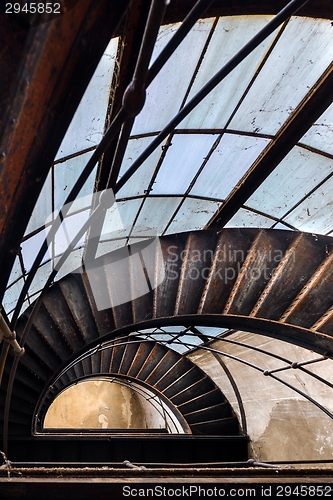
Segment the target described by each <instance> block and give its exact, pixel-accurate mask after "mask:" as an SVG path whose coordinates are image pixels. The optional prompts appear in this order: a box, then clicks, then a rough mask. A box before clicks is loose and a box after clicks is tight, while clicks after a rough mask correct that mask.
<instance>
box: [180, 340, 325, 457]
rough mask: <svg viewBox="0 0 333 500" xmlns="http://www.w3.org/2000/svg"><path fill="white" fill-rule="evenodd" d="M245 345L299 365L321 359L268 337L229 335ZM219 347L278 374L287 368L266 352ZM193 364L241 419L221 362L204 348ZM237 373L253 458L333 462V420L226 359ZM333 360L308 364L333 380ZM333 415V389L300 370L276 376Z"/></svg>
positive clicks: (278, 384)
mask: <svg viewBox="0 0 333 500" xmlns="http://www.w3.org/2000/svg"><path fill="white" fill-rule="evenodd" d="M228 338H229V339H233V340H237V341H239V342H244V343H251V344H252V345H253V346H256V347H260V348H261V349H265V350H269V351H271V352H274V353H275V354H278V355H280V356H282V357H285V358H287V359H288V360H291V361H293V362H295V361H298V362H300V361H303V360H312V359H316V358H319V357H320V356H319V355H318V354H316V353H313V352H311V351H307V350H305V349H302V348H299V347H297V346H292V345H290V344H288V343H286V342H281V341H276V340H275V339H271V338H268V337H263V336H260V335H255V334H250V333H246V332H237V333H236V334H234V335H232V336H230V337H228ZM210 347H214V348H217V349H220V350H222V351H224V352H225V353H228V354H232V355H233V356H237V357H240V358H242V359H244V360H246V361H248V362H250V363H252V364H253V365H256V366H258V367H261V368H263V369H264V370H272V369H276V368H279V367H283V366H286V363H284V362H283V361H281V360H276V359H274V358H272V357H268V356H266V355H264V354H262V353H259V352H256V351H253V350H250V349H248V348H245V347H242V346H236V345H233V344H228V343H225V342H221V341H220V342H215V343H214V345H211V346H210ZM189 358H190V359H191V361H193V362H194V363H196V364H197V365H198V366H200V368H202V369H203V370H204V371H205V372H206V373H207V374H208V375H209V376H210V377H212V378H213V379H214V381H215V383H216V384H217V385H218V386H219V387H220V388H221V390H222V391H223V393H224V394H225V395H226V397H227V398H228V400H229V402H230V403H231V405H232V406H233V408H234V411H235V412H236V414H237V416H238V418H239V420H240V411H239V406H238V403H237V399H236V396H235V393H234V391H233V389H232V387H231V385H230V382H229V380H228V378H227V376H226V375H225V373H224V372H223V370H222V368H221V366H220V364H219V363H218V362H217V360H216V359H215V357H214V356H213V354H212V353H209V352H207V351H203V350H199V351H196V352H193V353H190V354H189ZM222 359H223V361H224V363H225V364H226V366H227V367H228V369H229V370H230V371H231V373H232V375H233V377H234V380H235V382H236V383H237V386H238V389H239V391H240V394H241V397H242V401H243V405H244V409H245V413H246V419H247V431H248V435H249V437H250V440H251V442H250V450H249V456H250V457H252V458H254V459H256V460H259V461H264V462H271V461H286V462H288V461H292V460H328V459H331V457H332V453H333V439H332V435H333V420H332V419H331V418H330V417H329V416H327V415H326V414H325V413H323V412H322V411H321V410H320V409H319V408H317V407H316V406H315V405H314V404H313V403H311V402H310V401H308V400H307V399H305V398H304V397H303V396H301V395H300V394H298V393H296V392H295V391H293V390H292V389H290V388H288V387H286V386H285V385H283V384H282V383H281V382H278V381H276V380H274V379H273V378H272V377H269V376H264V375H263V373H262V372H260V371H257V370H255V369H254V368H252V367H249V366H247V365H245V364H241V363H240V362H238V361H235V360H232V359H230V358H227V357H226V356H223V357H222ZM332 365H333V362H332V361H331V360H325V361H321V362H320V363H316V364H312V365H307V366H306V368H307V369H308V370H311V371H313V372H314V373H317V374H318V375H321V376H322V377H323V378H325V379H327V380H328V381H330V382H332V381H333V367H332ZM275 375H276V376H278V377H280V378H281V379H283V380H284V381H286V382H288V383H289V384H293V385H294V386H295V387H296V388H297V389H299V390H301V391H303V392H304V393H306V394H307V395H308V396H310V397H312V398H314V399H316V400H317V401H318V402H319V403H320V404H322V405H323V406H325V407H326V408H327V409H329V410H330V411H331V412H333V398H332V389H331V388H330V387H327V386H325V385H324V384H322V383H320V382H319V381H317V380H315V379H314V378H313V377H310V376H309V375H307V374H306V373H304V372H301V371H300V370H293V369H290V370H286V371H282V372H278V373H276V374H275Z"/></svg>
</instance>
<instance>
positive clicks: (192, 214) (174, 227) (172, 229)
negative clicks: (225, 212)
mask: <svg viewBox="0 0 333 500" xmlns="http://www.w3.org/2000/svg"><path fill="white" fill-rule="evenodd" d="M220 206H221V202H220V203H219V202H216V201H207V200H199V199H197V198H186V200H185V201H184V203H183V204H182V206H181V208H180V210H179V211H178V212H177V214H176V215H175V217H174V219H173V221H172V223H171V224H170V226H169V227H168V229H167V231H166V234H173V233H180V232H183V231H196V230H197V229H202V228H203V227H204V226H205V224H207V222H208V221H209V220H210V219H211V217H212V216H213V215H214V214H215V212H216V211H217V210H218V209H219V207H220Z"/></svg>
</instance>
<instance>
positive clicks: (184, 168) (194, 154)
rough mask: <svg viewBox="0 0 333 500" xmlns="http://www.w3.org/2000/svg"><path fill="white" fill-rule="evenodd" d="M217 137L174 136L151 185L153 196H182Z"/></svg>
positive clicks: (205, 135)
mask: <svg viewBox="0 0 333 500" xmlns="http://www.w3.org/2000/svg"><path fill="white" fill-rule="evenodd" d="M217 137H218V136H217V135H210V134H209V135H208V134H193V135H192V134H180V135H178V134H176V135H174V136H173V138H172V143H171V145H170V146H169V147H168V151H167V153H166V156H165V158H164V160H163V163H162V166H161V168H160V170H159V172H158V174H157V177H156V181H155V183H154V185H153V189H152V193H153V194H184V193H185V192H186V190H187V189H188V187H189V185H190V183H191V181H192V180H193V178H194V176H195V175H196V173H197V171H198V169H199V168H200V166H201V164H202V163H203V161H204V159H205V157H206V156H207V155H208V153H209V151H210V149H211V148H212V146H213V144H214V142H215V141H216V139H217Z"/></svg>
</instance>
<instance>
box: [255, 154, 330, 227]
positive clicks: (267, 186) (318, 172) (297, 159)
mask: <svg viewBox="0 0 333 500" xmlns="http://www.w3.org/2000/svg"><path fill="white" fill-rule="evenodd" d="M331 172H333V161H332V160H330V159H328V158H325V157H323V156H320V155H318V154H315V153H312V152H311V151H308V150H306V149H303V148H300V147H295V148H294V149H292V150H291V152H290V153H289V154H288V155H287V156H286V157H285V158H284V160H283V161H282V162H281V163H280V165H278V167H277V168H276V169H275V170H274V171H273V173H272V174H271V175H270V176H269V177H268V178H267V179H266V180H265V181H264V182H263V183H262V184H261V186H260V187H259V188H258V189H257V191H255V193H254V194H253V195H252V196H251V197H250V198H249V199H248V200H247V202H246V205H247V206H248V207H251V208H255V209H257V210H260V211H261V212H265V213H267V214H271V215H273V216H274V217H278V218H279V217H282V216H283V215H284V214H285V213H286V212H287V211H288V210H290V209H291V208H292V207H293V206H294V205H295V204H296V203H297V202H298V201H300V200H301V199H302V198H303V196H305V195H306V193H308V192H309V191H311V190H312V189H313V188H314V187H315V186H316V185H317V184H318V183H319V182H321V181H322V180H323V179H325V177H326V176H327V175H329V174H330V173H331ZM286 179H287V182H286Z"/></svg>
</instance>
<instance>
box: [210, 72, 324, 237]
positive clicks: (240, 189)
mask: <svg viewBox="0 0 333 500" xmlns="http://www.w3.org/2000/svg"><path fill="white" fill-rule="evenodd" d="M332 88H333V63H332V64H331V65H330V66H329V67H328V69H327V70H326V72H325V73H324V74H323V75H322V77H321V78H320V79H319V80H318V81H317V82H316V84H315V85H314V86H313V87H312V88H311V90H310V91H309V92H308V93H307V95H306V96H305V97H304V99H303V100H302V101H301V103H300V104H299V105H298V106H297V108H296V109H295V111H294V112H293V113H292V114H291V115H290V116H289V118H288V119H287V120H286V122H285V123H284V124H283V126H282V127H281V129H280V130H279V132H278V133H277V135H276V136H275V137H274V139H272V140H271V141H270V143H269V144H268V145H267V147H266V148H265V149H264V151H263V152H262V153H261V155H260V156H259V157H258V158H257V160H256V161H255V162H254V163H253V165H252V166H251V168H250V169H249V170H248V172H247V173H246V174H245V175H244V176H243V178H242V179H241V180H240V181H239V182H238V184H237V185H236V187H235V188H234V189H233V191H232V192H231V193H230V195H229V196H228V197H227V199H226V200H225V202H224V204H223V205H222V207H221V208H220V210H219V211H218V212H216V214H215V215H214V216H213V217H212V219H211V220H210V221H209V223H208V224H207V226H206V228H207V227H210V228H215V229H219V228H222V227H224V226H225V224H226V223H227V222H228V221H229V220H230V219H231V218H232V217H233V216H234V215H235V213H236V212H237V211H238V210H239V209H240V207H241V206H242V205H243V204H244V203H245V202H246V200H247V199H248V198H250V196H251V195H252V194H253V193H254V192H255V191H256V189H258V187H259V186H260V185H261V184H262V182H264V180H265V179H267V177H268V176H269V175H270V174H271V173H272V172H273V170H274V169H275V168H276V167H277V166H278V165H279V163H280V162H281V161H282V160H283V158H285V156H287V154H288V153H289V152H290V151H291V150H292V148H293V147H294V146H295V145H296V144H297V142H298V141H299V140H300V139H301V138H302V137H303V135H304V134H305V133H306V132H307V131H308V130H309V128H310V127H311V126H312V124H313V123H314V122H315V121H316V120H317V119H318V118H319V117H320V116H321V115H322V114H323V113H324V111H325V110H326V109H327V108H328V106H330V104H331V103H332V102H333V93H332Z"/></svg>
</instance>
